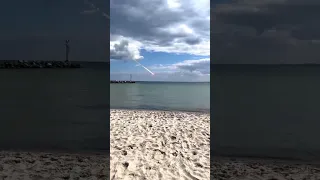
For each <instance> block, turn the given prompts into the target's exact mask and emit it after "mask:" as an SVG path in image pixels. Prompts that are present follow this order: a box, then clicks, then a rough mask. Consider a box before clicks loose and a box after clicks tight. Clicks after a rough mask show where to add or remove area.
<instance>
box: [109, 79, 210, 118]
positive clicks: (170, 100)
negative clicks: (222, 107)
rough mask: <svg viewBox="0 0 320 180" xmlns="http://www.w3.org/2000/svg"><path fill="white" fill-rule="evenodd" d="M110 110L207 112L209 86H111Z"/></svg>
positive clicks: (198, 84) (187, 83) (197, 84)
mask: <svg viewBox="0 0 320 180" xmlns="http://www.w3.org/2000/svg"><path fill="white" fill-rule="evenodd" d="M110 107H111V108H113V109H142V110H163V111H192V112H210V83H209V82H192V83H191V82H136V83H133V84H131V83H130V84H129V83H128V84H111V85H110Z"/></svg>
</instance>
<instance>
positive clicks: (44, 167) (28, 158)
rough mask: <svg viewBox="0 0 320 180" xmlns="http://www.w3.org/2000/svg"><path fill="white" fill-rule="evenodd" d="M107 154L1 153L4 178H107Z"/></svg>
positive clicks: (9, 179)
mask: <svg viewBox="0 0 320 180" xmlns="http://www.w3.org/2000/svg"><path fill="white" fill-rule="evenodd" d="M107 157H108V156H107V155H97V154H92V155H88V154H87V155H85V154H82V155H79V154H62V153H53V154H51V153H40V152H38V153H27V152H0V179H8V180H11V179H14V180H63V179H79V180H80V179H83V180H95V179H107V177H108V176H109V172H108V167H109V164H108V162H109V161H108V158H107Z"/></svg>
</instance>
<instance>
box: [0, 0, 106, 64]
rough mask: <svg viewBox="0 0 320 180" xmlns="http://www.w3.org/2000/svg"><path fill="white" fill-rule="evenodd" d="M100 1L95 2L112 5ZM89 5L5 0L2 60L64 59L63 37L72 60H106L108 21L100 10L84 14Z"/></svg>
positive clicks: (73, 1) (0, 31)
mask: <svg viewBox="0 0 320 180" xmlns="http://www.w3.org/2000/svg"><path fill="white" fill-rule="evenodd" d="M100 1H101V2H100ZM100 1H98V0H96V1H93V2H95V3H96V4H97V6H101V7H99V8H100V9H102V10H103V11H105V10H106V9H109V8H108V6H107V4H108V2H107V1H102V0H100ZM98 4H99V5H98ZM88 9H90V7H88V5H87V4H85V3H84V1H77V0H70V1H63V0H55V1H43V0H33V1H23V0H12V1H5V2H2V3H1V6H0V11H1V16H0V23H1V28H0V60H5V59H26V60H64V40H65V39H70V47H71V49H70V50H71V51H70V59H71V60H75V61H78V60H79V61H107V60H108V59H109V37H108V36H109V34H108V33H106V32H107V31H108V22H107V21H106V18H104V17H103V16H101V15H98V14H90V15H87V14H82V12H83V11H85V10H88Z"/></svg>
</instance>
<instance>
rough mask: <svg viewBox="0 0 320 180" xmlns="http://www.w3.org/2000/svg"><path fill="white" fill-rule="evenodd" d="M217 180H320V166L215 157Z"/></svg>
mask: <svg viewBox="0 0 320 180" xmlns="http://www.w3.org/2000/svg"><path fill="white" fill-rule="evenodd" d="M212 161H213V165H212V166H213V168H212V169H211V171H212V174H213V177H211V178H212V179H215V180H319V179H320V166H319V165H317V164H307V163H305V162H293V161H280V160H263V159H240V158H218V157H213V158H212Z"/></svg>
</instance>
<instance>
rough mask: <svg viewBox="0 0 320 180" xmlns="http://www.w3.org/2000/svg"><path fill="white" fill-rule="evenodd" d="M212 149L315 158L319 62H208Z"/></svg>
mask: <svg viewBox="0 0 320 180" xmlns="http://www.w3.org/2000/svg"><path fill="white" fill-rule="evenodd" d="M211 70H213V71H212V73H211V75H212V80H211V83H212V89H211V102H212V106H211V117H212V118H211V135H212V145H213V146H212V147H214V153H215V155H228V156H255V157H276V158H288V159H304V160H320V140H319V137H320V131H319V128H320V66H319V65H318V66H315V65H269V66H266V65H265V66H263V65H260V66H259V65H216V66H215V65H213V66H212V67H211Z"/></svg>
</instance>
